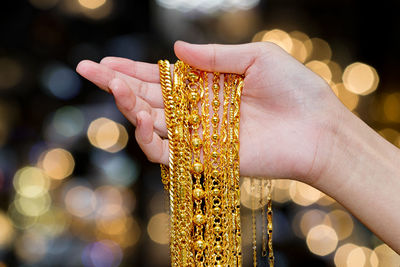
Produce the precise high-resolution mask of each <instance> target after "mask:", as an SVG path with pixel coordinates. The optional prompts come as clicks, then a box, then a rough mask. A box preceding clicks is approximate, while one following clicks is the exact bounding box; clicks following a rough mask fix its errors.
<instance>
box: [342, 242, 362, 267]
mask: <svg viewBox="0 0 400 267" xmlns="http://www.w3.org/2000/svg"><path fill="white" fill-rule="evenodd" d="M346 262H347V266H364V264H365V262H366V257H365V253H364V250H363V249H362V248H361V247H356V248H354V249H352V250H351V251H350V253H349V255H348V256H347V260H346Z"/></svg>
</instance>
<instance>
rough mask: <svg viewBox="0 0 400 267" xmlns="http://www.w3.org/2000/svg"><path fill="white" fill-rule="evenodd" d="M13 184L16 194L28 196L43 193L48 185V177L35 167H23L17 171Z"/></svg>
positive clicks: (36, 195)
mask: <svg viewBox="0 0 400 267" xmlns="http://www.w3.org/2000/svg"><path fill="white" fill-rule="evenodd" d="M13 184H14V188H15V190H16V191H17V192H18V194H20V195H22V196H24V197H28V198H35V197H38V196H41V195H43V194H45V193H46V192H47V191H48V189H49V186H50V182H49V178H48V177H47V176H46V175H45V174H44V172H43V171H42V170H41V169H39V168H36V167H24V168H22V169H20V170H19V171H17V173H16V174H15V176H14V180H13Z"/></svg>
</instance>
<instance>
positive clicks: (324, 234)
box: [306, 224, 338, 256]
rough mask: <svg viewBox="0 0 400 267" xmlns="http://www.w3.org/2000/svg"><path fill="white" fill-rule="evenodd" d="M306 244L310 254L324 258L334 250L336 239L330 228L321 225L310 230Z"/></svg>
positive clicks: (333, 231)
mask: <svg viewBox="0 0 400 267" xmlns="http://www.w3.org/2000/svg"><path fill="white" fill-rule="evenodd" d="M306 242H307V246H308V248H309V250H310V251H311V252H312V253H314V254H316V255H320V256H325V255H328V254H330V253H332V252H333V251H334V250H335V249H336V246H337V244H338V237H337V235H336V232H335V230H333V228H332V227H330V226H327V225H323V224H321V225H317V226H315V227H313V228H311V230H310V231H309V232H308V234H307V239H306Z"/></svg>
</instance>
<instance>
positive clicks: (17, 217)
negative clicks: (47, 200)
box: [7, 203, 38, 230]
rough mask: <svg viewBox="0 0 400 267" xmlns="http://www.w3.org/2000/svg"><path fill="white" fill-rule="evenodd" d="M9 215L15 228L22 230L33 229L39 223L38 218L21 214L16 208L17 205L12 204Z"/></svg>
mask: <svg viewBox="0 0 400 267" xmlns="http://www.w3.org/2000/svg"><path fill="white" fill-rule="evenodd" d="M7 214H8V216H10V219H11V220H12V224H13V225H14V227H15V228H18V229H22V230H25V229H28V228H31V227H32V226H33V225H34V224H35V223H36V222H37V218H38V217H30V216H25V215H24V214H21V213H20V212H19V211H18V210H17V208H16V207H15V203H12V204H11V205H10V206H9V207H8V211H7Z"/></svg>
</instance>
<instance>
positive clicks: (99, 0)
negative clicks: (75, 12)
mask: <svg viewBox="0 0 400 267" xmlns="http://www.w3.org/2000/svg"><path fill="white" fill-rule="evenodd" d="M105 3H106V0H79V4H81V5H82V6H83V7H86V8H88V9H96V8H99V7H101V6H102V5H104V4H105Z"/></svg>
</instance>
